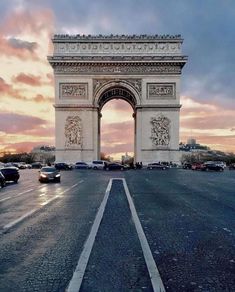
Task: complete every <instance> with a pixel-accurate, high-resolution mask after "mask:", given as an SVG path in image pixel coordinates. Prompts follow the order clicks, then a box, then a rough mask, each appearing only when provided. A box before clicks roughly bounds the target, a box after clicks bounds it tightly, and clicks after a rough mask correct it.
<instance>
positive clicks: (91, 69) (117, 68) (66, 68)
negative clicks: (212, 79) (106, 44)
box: [51, 62, 185, 75]
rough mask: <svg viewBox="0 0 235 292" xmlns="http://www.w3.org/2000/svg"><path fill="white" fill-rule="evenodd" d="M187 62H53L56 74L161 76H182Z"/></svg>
mask: <svg viewBox="0 0 235 292" xmlns="http://www.w3.org/2000/svg"><path fill="white" fill-rule="evenodd" d="M184 64H185V62H134V63H128V62H121V63H115V62H112V63H111V62H108V63H80V62H51V66H52V67H53V68H54V73H55V74H79V75H80V74H82V75H87V74H89V75H93V74H102V75H113V74H114V75H115V74H124V75H126V74H128V75H153V74H154V75H159V74H173V75H178V74H181V70H182V67H183V66H184Z"/></svg>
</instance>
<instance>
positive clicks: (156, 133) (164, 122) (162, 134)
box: [150, 115, 170, 146]
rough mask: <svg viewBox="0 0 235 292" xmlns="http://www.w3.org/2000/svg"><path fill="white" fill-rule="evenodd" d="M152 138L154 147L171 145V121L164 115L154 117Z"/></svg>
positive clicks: (152, 120) (151, 121)
mask: <svg viewBox="0 0 235 292" xmlns="http://www.w3.org/2000/svg"><path fill="white" fill-rule="evenodd" d="M150 123H151V125H152V128H151V137H150V139H151V140H152V143H153V146H168V145H169V143H170V120H169V119H168V118H167V117H164V116H163V115H160V116H159V117H152V118H151V120H150Z"/></svg>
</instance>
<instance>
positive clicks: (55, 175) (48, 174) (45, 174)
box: [38, 166, 60, 182]
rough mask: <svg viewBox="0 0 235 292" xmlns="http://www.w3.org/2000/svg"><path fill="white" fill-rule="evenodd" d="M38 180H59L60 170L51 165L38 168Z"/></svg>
mask: <svg viewBox="0 0 235 292" xmlns="http://www.w3.org/2000/svg"><path fill="white" fill-rule="evenodd" d="M38 180H39V181H40V182H50V181H51V182H60V171H59V170H58V169H56V168H55V167H53V166H45V167H42V168H41V169H40V170H39V179H38Z"/></svg>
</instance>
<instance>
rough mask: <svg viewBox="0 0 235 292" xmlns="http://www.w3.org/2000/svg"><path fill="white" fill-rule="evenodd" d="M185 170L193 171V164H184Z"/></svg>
mask: <svg viewBox="0 0 235 292" xmlns="http://www.w3.org/2000/svg"><path fill="white" fill-rule="evenodd" d="M183 169H192V164H191V163H188V162H185V163H184V164H183Z"/></svg>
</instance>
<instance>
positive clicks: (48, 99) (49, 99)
mask: <svg viewBox="0 0 235 292" xmlns="http://www.w3.org/2000/svg"><path fill="white" fill-rule="evenodd" d="M32 100H33V101H35V102H37V103H42V102H50V103H51V102H53V101H54V98H53V97H49V96H43V95H42V94H37V95H36V96H35V97H34V98H32Z"/></svg>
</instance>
